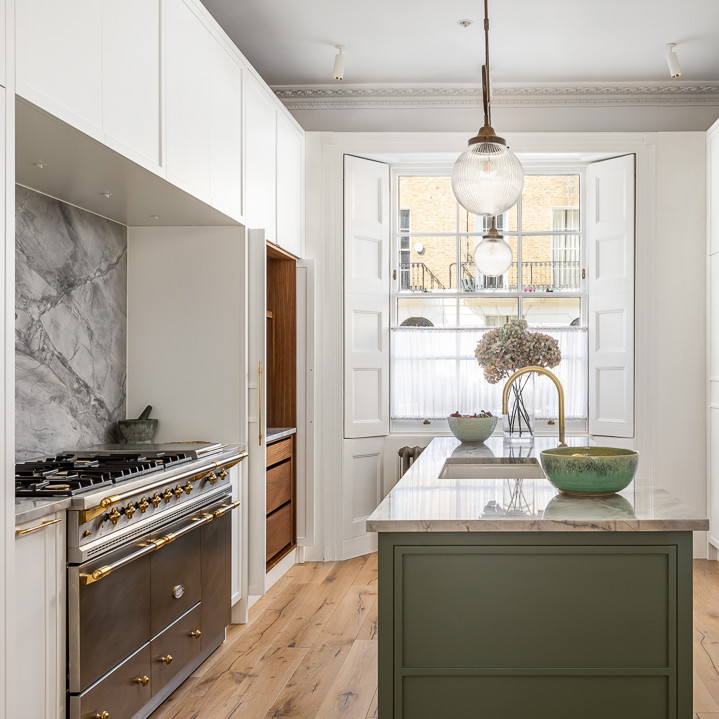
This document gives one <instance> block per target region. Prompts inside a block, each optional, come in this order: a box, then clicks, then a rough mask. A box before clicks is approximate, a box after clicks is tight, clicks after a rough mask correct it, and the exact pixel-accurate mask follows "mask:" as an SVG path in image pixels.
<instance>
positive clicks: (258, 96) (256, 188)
mask: <svg viewBox="0 0 719 719" xmlns="http://www.w3.org/2000/svg"><path fill="white" fill-rule="evenodd" d="M245 102H246V108H245V123H246V129H245V132H246V135H245V136H246V138H247V142H246V143H245V168H246V171H245V172H246V175H245V181H246V189H245V200H246V208H245V219H246V224H247V226H248V227H252V228H256V229H264V231H265V238H266V239H267V240H269V241H270V242H276V241H277V218H276V208H277V196H276V175H277V138H276V134H277V108H276V107H275V105H274V102H273V99H272V98H271V97H270V96H269V95H268V94H267V92H266V91H265V89H264V88H263V87H262V86H261V85H260V84H259V82H258V81H257V80H255V79H254V78H253V77H248V80H247V93H246V95H245Z"/></svg>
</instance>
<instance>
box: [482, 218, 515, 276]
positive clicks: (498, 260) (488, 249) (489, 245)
mask: <svg viewBox="0 0 719 719" xmlns="http://www.w3.org/2000/svg"><path fill="white" fill-rule="evenodd" d="M513 259H514V256H513V254H512V248H511V247H510V246H509V245H508V244H507V241H506V240H505V239H504V237H502V235H500V234H499V232H497V218H496V217H493V218H492V227H491V229H490V230H489V232H488V233H487V234H486V235H485V236H484V237H483V238H482V241H481V242H480V243H479V244H478V245H477V247H476V249H475V250H474V264H475V265H476V266H477V269H478V270H479V271H480V272H481V273H482V274H483V275H485V276H487V277H497V276H498V275H503V274H504V273H505V272H506V271H507V270H508V269H509V268H510V267H511V266H512V260H513Z"/></svg>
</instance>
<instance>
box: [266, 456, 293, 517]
mask: <svg viewBox="0 0 719 719" xmlns="http://www.w3.org/2000/svg"><path fill="white" fill-rule="evenodd" d="M291 499H292V460H288V461H286V462H282V464H278V465H275V466H274V467H270V468H269V469H268V470H267V514H270V512H274V511H275V510H276V509H277V507H281V506H282V505H283V504H285V503H286V502H289V501H290V500H291Z"/></svg>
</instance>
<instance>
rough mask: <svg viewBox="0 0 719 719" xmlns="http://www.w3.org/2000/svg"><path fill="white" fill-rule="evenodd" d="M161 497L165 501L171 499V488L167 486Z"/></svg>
mask: <svg viewBox="0 0 719 719" xmlns="http://www.w3.org/2000/svg"><path fill="white" fill-rule="evenodd" d="M162 498H163V499H164V500H165V502H169V501H170V500H171V499H172V490H171V489H170V488H169V487H168V488H167V489H166V490H165V491H164V492H163V493H162Z"/></svg>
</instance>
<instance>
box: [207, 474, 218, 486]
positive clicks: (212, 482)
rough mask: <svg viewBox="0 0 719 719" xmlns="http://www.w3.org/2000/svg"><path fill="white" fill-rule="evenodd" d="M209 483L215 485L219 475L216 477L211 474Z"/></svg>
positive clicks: (208, 477)
mask: <svg viewBox="0 0 719 719" xmlns="http://www.w3.org/2000/svg"><path fill="white" fill-rule="evenodd" d="M207 481H208V482H209V483H210V484H214V483H215V482H216V481H217V475H216V474H215V473H214V472H210V473H209V474H208V475H207Z"/></svg>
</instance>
